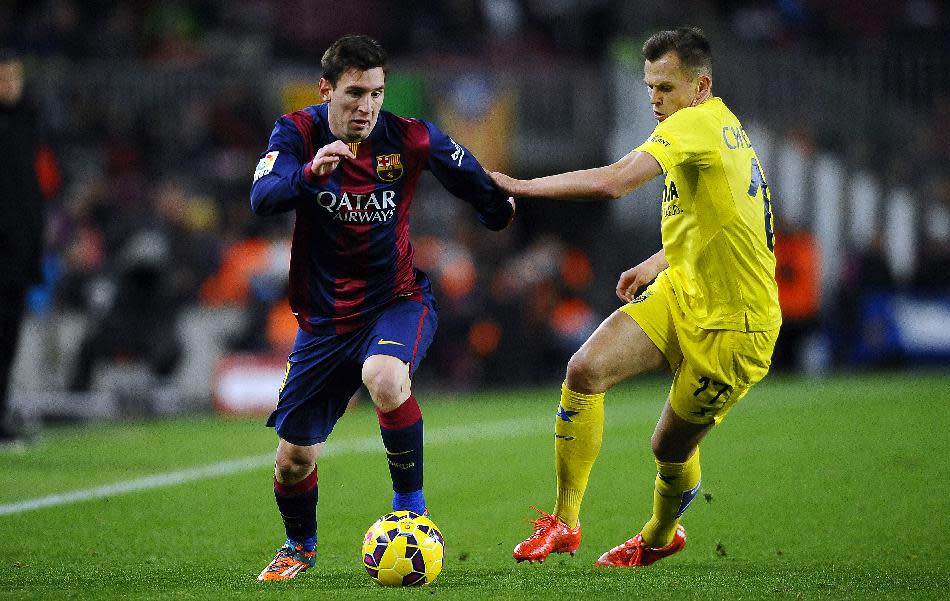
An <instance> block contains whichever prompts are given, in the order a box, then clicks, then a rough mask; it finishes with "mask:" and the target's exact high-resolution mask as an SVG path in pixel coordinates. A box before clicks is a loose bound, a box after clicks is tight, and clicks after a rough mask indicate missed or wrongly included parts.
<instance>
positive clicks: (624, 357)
mask: <svg viewBox="0 0 950 601" xmlns="http://www.w3.org/2000/svg"><path fill="white" fill-rule="evenodd" d="M665 364H666V361H665V359H664V358H663V353H661V352H660V350H659V349H658V348H657V347H656V344H654V342H653V341H652V340H651V339H650V337H649V336H647V335H646V333H644V331H643V329H642V328H641V327H640V325H639V324H638V323H637V322H636V321H635V320H633V319H630V317H629V316H628V315H626V314H624V313H622V312H620V311H616V312H614V313H613V314H612V315H611V316H610V317H608V318H607V319H605V320H604V322H603V323H601V324H600V326H598V328H597V329H596V330H595V331H594V333H593V334H591V336H590V338H588V339H587V341H586V342H585V343H584V344H583V345H582V346H581V348H580V349H579V350H578V351H577V352H576V353H574V356H573V357H571V360H570V361H569V362H568V367H567V386H568V388H570V389H571V390H574V391H577V392H584V393H595V392H603V391H605V390H607V389H608V388H610V387H612V386H614V385H616V384H618V383H620V382H622V381H624V380H626V379H627V378H630V377H633V376H635V375H638V374H641V373H643V372H646V371H652V370H655V369H658V368H660V367H663V366H664V365H665Z"/></svg>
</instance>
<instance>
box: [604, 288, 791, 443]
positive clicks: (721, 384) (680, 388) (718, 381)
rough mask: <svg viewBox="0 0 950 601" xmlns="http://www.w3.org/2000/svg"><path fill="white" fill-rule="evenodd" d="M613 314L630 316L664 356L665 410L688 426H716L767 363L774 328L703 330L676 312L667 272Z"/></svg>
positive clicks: (769, 360) (773, 336)
mask: <svg viewBox="0 0 950 601" xmlns="http://www.w3.org/2000/svg"><path fill="white" fill-rule="evenodd" d="M618 310H619V311H621V312H623V313H626V314H627V315H629V316H630V317H632V318H633V319H634V321H636V322H637V324H639V326H640V327H641V328H643V331H644V332H645V333H646V335H647V336H649V337H650V340H652V341H653V343H654V344H656V346H657V348H659V349H660V351H661V352H662V353H663V355H664V356H665V357H666V360H667V361H668V362H669V364H670V369H671V370H672V372H673V385H672V386H671V387H670V405H671V406H672V407H673V411H675V412H676V415H678V416H680V417H681V418H683V419H685V420H686V421H688V422H692V423H695V424H710V423H713V422H715V423H717V424H718V423H719V422H721V421H722V420H723V419H724V418H725V417H726V414H727V413H728V412H729V410H730V409H732V406H733V405H735V404H736V402H737V401H738V400H739V399H741V398H742V397H744V396H745V394H746V393H747V392H749V389H750V388H752V386H753V385H754V384H755V383H756V382H758V381H759V380H761V379H762V378H764V377H765V374H766V373H768V371H769V365H771V363H772V350H773V349H774V348H775V340H776V338H777V337H778V328H775V329H774V330H768V331H765V332H737V331H733V330H704V329H702V328H700V327H698V326H696V325H695V324H694V323H693V322H692V321H691V320H690V319H689V318H688V317H687V316H686V314H685V313H683V311H682V310H681V309H680V306H679V303H678V302H677V301H676V295H675V293H674V292H673V287H672V285H670V281H669V279H668V278H667V277H666V272H663V273H661V274H660V275H659V277H658V278H657V279H656V281H655V282H654V283H653V284H651V285H650V286H649V287H648V288H647V289H646V291H645V292H644V293H643V294H641V295H640V296H638V297H637V298H635V299H634V300H633V301H632V302H630V303H628V304H626V305H624V306H623V307H621V308H620V309H618Z"/></svg>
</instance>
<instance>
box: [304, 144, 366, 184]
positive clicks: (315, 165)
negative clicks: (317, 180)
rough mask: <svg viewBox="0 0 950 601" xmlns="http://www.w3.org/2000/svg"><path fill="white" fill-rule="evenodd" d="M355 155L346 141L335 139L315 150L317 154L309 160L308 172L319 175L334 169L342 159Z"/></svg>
mask: <svg viewBox="0 0 950 601" xmlns="http://www.w3.org/2000/svg"><path fill="white" fill-rule="evenodd" d="M355 158H356V155H355V154H353V151H352V150H350V147H349V146H347V144H346V142H344V141H343V140H337V141H335V142H333V143H331V144H327V145H326V146H324V147H323V148H321V149H320V150H318V151H317V154H316V155H315V156H314V157H313V160H312V161H310V172H311V173H313V174H314V175H316V176H317V177H320V176H322V175H326V174H328V173H330V172H332V171H333V170H334V169H336V167H337V165H339V164H340V160H342V159H355Z"/></svg>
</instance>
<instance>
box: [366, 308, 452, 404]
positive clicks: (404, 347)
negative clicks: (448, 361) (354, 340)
mask: <svg viewBox="0 0 950 601" xmlns="http://www.w3.org/2000/svg"><path fill="white" fill-rule="evenodd" d="M437 328H438V315H437V313H436V310H435V306H434V304H433V303H431V302H428V301H427V302H418V301H414V300H402V301H398V302H396V303H393V304H392V305H391V306H390V307H387V308H386V309H385V310H384V311H383V312H382V313H381V314H380V316H379V317H378V318H377V319H376V321H375V322H374V324H373V326H372V327H371V328H370V330H369V332H368V334H367V336H366V337H365V340H364V342H363V346H362V349H361V351H360V353H359V355H360V363H361V365H362V366H363V370H362V376H363V381H364V383H366V385H367V388H369V389H370V391H371V392H372V391H373V384H374V382H375V381H377V380H378V379H381V380H383V381H384V382H386V383H388V385H389V386H390V387H391V386H394V385H404V386H405V387H407V390H408V386H409V381H408V380H409V378H411V377H412V374H413V373H415V370H416V369H417V368H418V367H419V364H420V363H421V362H422V359H423V358H425V355H426V352H427V351H428V350H429V346H430V345H431V344H432V340H433V338H434V337H435V332H436V329H437ZM403 366H405V367H403ZM397 380H398V381H397ZM403 381H405V382H403ZM407 396H408V394H407Z"/></svg>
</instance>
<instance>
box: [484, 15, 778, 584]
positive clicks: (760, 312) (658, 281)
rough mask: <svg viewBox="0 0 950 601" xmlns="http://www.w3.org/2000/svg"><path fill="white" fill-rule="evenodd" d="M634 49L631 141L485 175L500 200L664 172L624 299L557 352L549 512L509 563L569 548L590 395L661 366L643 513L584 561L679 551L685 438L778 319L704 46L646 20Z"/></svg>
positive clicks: (582, 483)
mask: <svg viewBox="0 0 950 601" xmlns="http://www.w3.org/2000/svg"><path fill="white" fill-rule="evenodd" d="M643 54H644V56H645V58H646V62H645V64H644V78H643V80H644V83H645V84H646V87H647V90H648V92H649V98H650V104H651V106H652V109H653V115H654V117H655V118H656V120H657V121H658V122H659V123H658V125H657V126H656V129H655V130H654V131H653V134H652V135H651V136H650V137H649V139H647V141H646V142H644V143H643V144H641V145H640V146H639V147H637V148H635V149H634V150H633V151H632V152H630V153H629V154H627V155H626V156H624V157H623V158H622V159H620V160H619V161H617V162H616V163H614V164H612V165H608V166H605V167H599V168H595V169H588V170H585V171H575V172H570V173H562V174H559V175H553V176H549V177H542V178H538V179H533V180H527V181H523V180H515V179H512V178H510V177H507V176H505V175H502V174H492V176H493V177H494V179H495V181H496V182H497V183H498V184H499V185H500V186H501V187H502V188H503V189H504V190H505V191H507V192H508V193H510V194H512V195H514V196H515V197H516V198H518V197H522V198H523V197H545V198H555V199H602V198H619V197H621V196H624V195H625V194H627V193H629V192H630V191H632V190H633V189H635V188H637V187H638V186H640V185H641V184H643V183H644V182H647V181H649V180H651V179H653V178H655V177H657V176H659V175H661V174H665V175H666V186H665V190H664V193H663V202H662V205H661V217H660V218H661V231H662V241H663V248H662V249H660V251H659V252H657V253H656V254H654V255H653V256H652V257H650V258H648V259H647V260H645V261H643V262H642V263H640V264H639V265H637V266H636V267H633V268H631V269H629V270H627V271H625V272H624V273H623V274H622V275H621V276H620V280H619V282H618V284H617V295H618V296H619V297H620V299H621V300H622V301H624V302H626V303H627V304H626V305H625V306H623V307H621V308H620V309H619V310H618V311H617V312H616V313H614V314H613V315H611V316H610V317H609V318H607V319H606V320H605V321H604V323H602V324H601V325H600V327H599V328H598V329H597V330H596V331H595V332H594V333H593V334H592V335H591V337H590V338H589V339H588V340H587V342H585V343H584V344H583V345H582V346H581V348H580V350H578V351H577V353H575V354H574V356H573V357H572V358H571V360H570V361H569V362H568V366H567V377H566V379H565V381H564V384H563V386H562V389H561V402H560V405H559V406H558V411H557V414H556V416H555V419H554V422H555V428H554V431H555V443H554V444H555V455H556V461H555V464H556V465H555V470H556V474H557V498H556V500H555V505H554V510H553V512H552V513H551V514H548V513H546V512H543V511H542V512H541V514H542V515H541V517H540V518H539V519H537V520H535V521H534V524H535V526H536V527H535V531H534V533H533V534H532V535H531V536H530V537H528V538H527V539H526V540H525V541H523V542H522V543H520V544H518V545H517V546H516V547H515V549H514V552H513V554H514V557H515V559H516V560H518V561H525V560H527V561H544V559H545V558H546V557H547V556H548V554H550V553H552V552H554V553H565V552H569V553H572V554H573V553H574V551H576V550H577V548H578V545H579V544H580V536H581V531H580V520H579V513H580V507H581V501H582V500H583V496H584V492H585V490H586V489H587V482H588V476H589V475H590V471H591V467H592V466H593V463H594V461H595V459H596V458H597V455H598V453H599V451H600V446H601V441H602V437H603V424H604V397H605V394H606V392H607V390H608V389H609V388H611V387H612V386H614V385H615V384H617V383H619V382H622V381H623V380H626V379H627V378H630V377H633V376H636V375H638V374H641V373H643V372H646V371H650V370H654V369H657V368H661V367H668V368H669V369H670V370H671V371H672V372H673V383H672V386H671V388H670V393H669V397H668V399H667V401H666V403H665V404H664V407H663V409H662V411H661V412H660V418H659V421H658V423H657V425H656V429H655V430H654V433H653V439H652V447H653V453H654V456H655V460H656V467H657V473H656V478H655V480H654V490H653V515H652V516H651V517H650V519H649V521H647V522H646V524H645V525H644V526H643V528H642V529H641V530H640V532H639V533H638V534H636V535H635V536H633V537H632V538H630V539H629V540H627V541H626V542H624V543H622V544H620V545H618V546H616V547H614V548H613V549H610V550H609V551H607V552H605V553H604V554H603V555H601V556H600V558H599V559H598V560H597V565H600V566H620V567H633V566H646V565H649V564H651V563H653V562H655V561H657V560H658V559H661V558H663V557H666V556H668V555H672V554H673V553H676V552H678V551H679V550H681V549H682V548H683V547H684V546H685V544H686V531H685V530H684V529H683V526H682V525H681V524H680V523H679V519H680V516H682V515H683V512H684V511H686V508H687V507H688V506H689V504H690V502H691V501H692V500H693V498H694V497H695V496H696V494H697V493H698V491H699V485H700V465H699V443H700V441H701V440H702V439H703V437H704V436H705V435H706V434H707V433H708V432H709V431H710V429H711V428H712V427H713V426H714V425H716V424H718V423H720V422H721V421H722V420H723V418H724V417H725V416H726V413H727V412H728V411H729V410H730V409H731V408H732V407H733V405H735V403H736V402H737V401H738V400H739V399H741V398H742V397H743V396H744V395H745V394H746V392H748V390H749V388H750V387H751V386H753V385H754V384H755V383H756V382H758V381H759V380H761V379H762V378H763V377H764V376H765V374H766V372H767V371H768V369H769V365H770V362H771V356H772V350H773V348H774V346H775V339H776V337H777V334H778V328H779V325H780V323H781V314H780V312H779V304H778V292H777V287H776V283H775V255H774V254H773V252H772V249H773V243H774V240H773V238H774V236H773V230H772V227H773V220H772V207H771V200H770V198H769V188H768V186H767V184H766V182H765V176H764V173H763V170H762V165H761V163H760V162H759V159H758V157H757V156H756V154H755V150H753V148H752V143H751V141H750V139H749V137H748V136H747V135H746V133H745V131H744V130H743V128H742V124H741V123H740V122H739V120H738V119H737V118H736V116H735V115H734V114H733V113H732V111H730V110H729V109H728V108H727V107H726V105H725V104H724V103H723V101H722V99H720V98H718V97H715V96H713V95H712V66H711V55H710V48H709V42H708V41H707V40H706V38H705V37H704V35H703V34H702V32H701V31H700V30H698V29H695V28H679V29H676V30H671V31H661V32H659V33H656V34H654V35H653V36H651V37H650V38H649V39H648V40H647V42H646V43H645V44H644V46H643ZM651 281H652V282H653V283H652V284H650V286H649V287H648V288H647V289H646V291H645V292H643V293H642V294H640V295H639V296H636V291H637V290H639V289H640V288H641V287H642V286H644V285H646V284H649V283H650V282H651ZM623 505H624V506H626V505H627V502H624V503H623Z"/></svg>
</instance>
